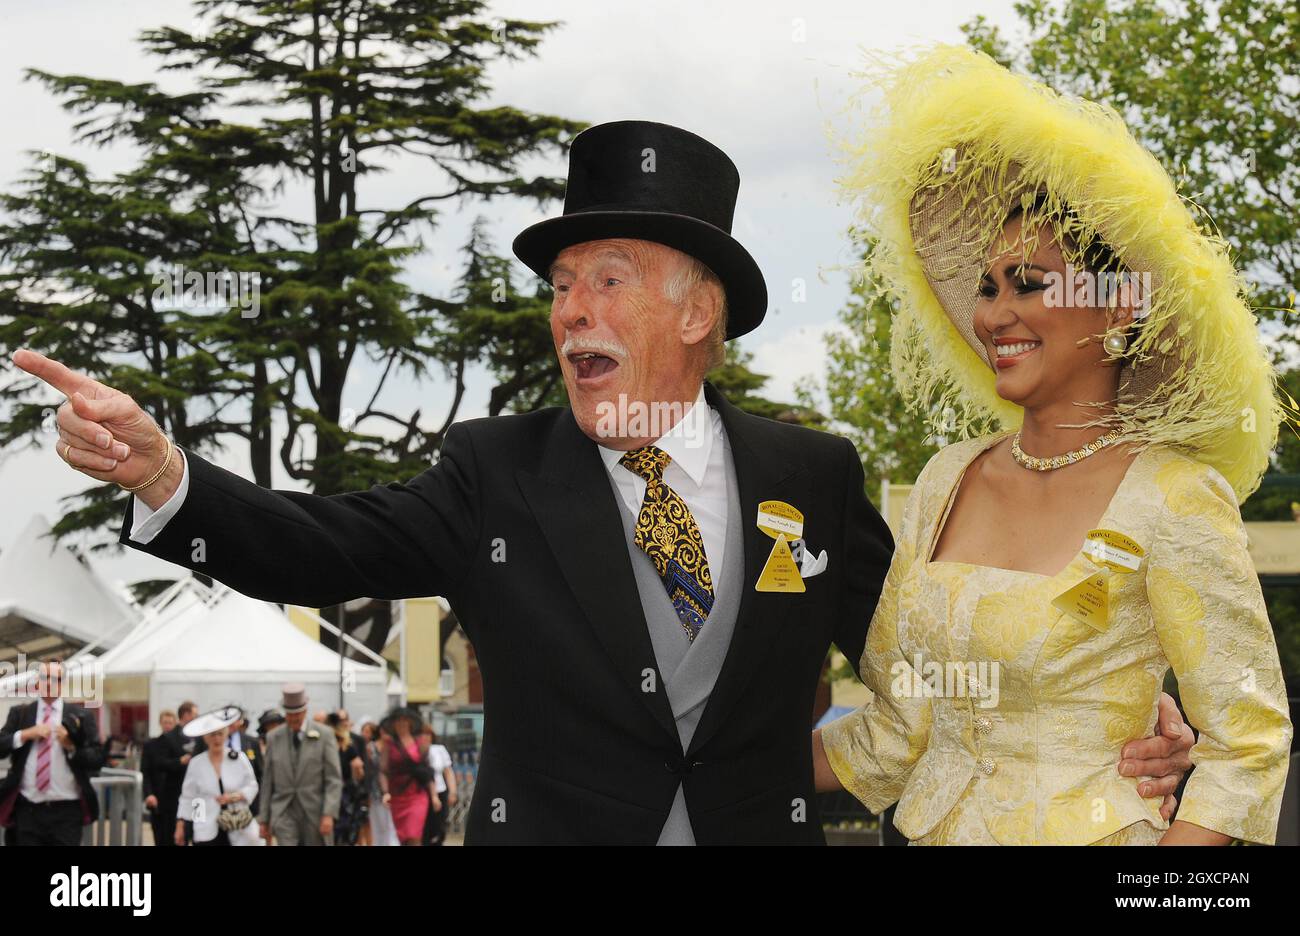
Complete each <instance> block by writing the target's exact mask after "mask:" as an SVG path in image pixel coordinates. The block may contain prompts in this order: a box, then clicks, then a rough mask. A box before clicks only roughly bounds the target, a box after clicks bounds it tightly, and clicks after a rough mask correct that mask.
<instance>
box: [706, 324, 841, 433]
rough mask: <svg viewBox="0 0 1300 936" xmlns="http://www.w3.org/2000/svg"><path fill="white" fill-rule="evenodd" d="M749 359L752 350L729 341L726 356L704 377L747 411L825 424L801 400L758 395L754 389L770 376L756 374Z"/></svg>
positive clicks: (805, 423) (812, 424)
mask: <svg viewBox="0 0 1300 936" xmlns="http://www.w3.org/2000/svg"><path fill="white" fill-rule="evenodd" d="M753 359H754V355H753V354H751V353H749V352H747V351H744V350H742V349H741V347H740V346H739V345H738V344H736V343H735V342H732V343H731V344H728V345H727V357H726V360H724V361H723V362H722V363H721V364H720V365H718V366H717V367H715V368H714V369H713V370H712V371H710V372H709V374H708V376H707V377H706V379H707V380H708V381H709V382H710V383H712V384H713V385H714V386H715V387H717V388H718V390H719V391H720V392H721V393H722V395H723V396H725V397H726V398H727V400H728V401H730V402H731V403H733V404H735V406H736V407H738V408H739V409H742V410H744V411H745V412H747V413H753V414H754V415H755V416H762V417H764V418H766V419H775V420H777V421H778V422H787V423H795V424H797V425H801V426H808V427H809V428H812V429H825V428H826V417H825V416H823V415H822V414H821V413H819V412H817V410H816V408H814V407H813V406H811V405H809V404H807V403H805V402H800V403H781V402H776V401H773V400H768V399H766V398H764V397H762V396H760V395H759V393H758V391H759V390H761V389H762V388H763V387H764V386H765V385H766V384H767V382H768V380H769V379H770V378H769V377H768V376H767V375H766V374H756V373H754V372H753V371H752V370H750V369H749V365H750V363H751V362H752V361H753Z"/></svg>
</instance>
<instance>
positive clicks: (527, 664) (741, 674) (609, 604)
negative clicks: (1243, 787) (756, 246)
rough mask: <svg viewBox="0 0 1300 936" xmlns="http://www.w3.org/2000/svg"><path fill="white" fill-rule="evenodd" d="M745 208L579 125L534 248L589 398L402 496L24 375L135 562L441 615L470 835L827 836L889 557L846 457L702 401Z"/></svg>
mask: <svg viewBox="0 0 1300 936" xmlns="http://www.w3.org/2000/svg"><path fill="white" fill-rule="evenodd" d="M738 187H739V175H738V173H737V171H736V168H735V166H734V165H733V164H732V162H731V160H730V159H728V158H727V156H726V154H724V153H723V152H722V151H721V150H719V149H717V147H715V146H713V145H712V144H710V143H709V142H708V141H706V140H703V139H701V138H700V137H698V136H696V135H694V134H691V133H688V132H686V131H684V130H679V129H677V128H675V127H668V126H665V125H663V124H656V123H649V122H645V121H621V122H617V123H612V124H602V125H600V126H596V127H592V128H591V129H589V130H587V131H585V132H584V133H582V134H581V135H580V136H579V137H578V138H577V139H576V140H575V141H574V144H573V147H572V150H571V153H570V164H569V184H568V190H567V193H566V196H565V208H564V214H563V216H562V217H558V218H552V219H549V220H547V221H543V222H541V223H539V224H536V225H534V226H532V227H530V228H529V229H528V230H526V231H524V232H523V233H522V234H521V235H520V236H519V237H518V238H517V239H516V241H515V244H514V249H515V253H516V255H517V256H518V257H519V258H520V259H521V260H523V262H524V263H525V264H526V265H527V266H529V267H530V268H531V269H532V270H533V271H534V272H536V273H537V274H538V275H539V276H542V277H543V278H545V279H547V280H548V281H549V282H551V284H552V285H553V287H554V290H555V295H554V300H553V305H552V312H551V329H552V336H553V339H554V344H555V350H556V354H557V358H558V360H559V365H560V370H561V372H562V374H563V378H564V383H565V388H566V390H567V392H568V397H569V403H570V406H569V407H567V408H550V409H545V410H541V411H538V412H534V413H528V414H524V415H515V416H502V417H497V418H492V419H476V420H469V421H467V422H463V423H458V424H456V425H454V426H453V427H452V428H451V429H450V431H449V432H448V433H447V435H446V438H445V440H444V443H443V447H442V450H441V454H440V457H439V461H438V463H437V464H436V465H435V466H433V467H432V468H430V469H429V470H427V471H425V472H424V473H423V474H421V475H419V476H418V477H416V478H414V479H413V480H412V481H411V482H410V483H408V484H404V485H402V484H392V485H388V486H386V487H375V488H372V489H371V490H370V491H366V492H361V493H353V494H343V495H338V496H333V497H317V496H313V495H310V494H300V493H292V492H274V491H268V490H264V489H262V488H259V487H257V486H256V485H254V484H252V483H250V482H248V481H246V480H244V479H242V478H240V477H238V476H236V475H234V474H232V473H230V472H227V471H224V470H222V469H220V468H217V467H216V466H214V465H212V464H211V463H210V462H208V461H206V460H205V459H203V458H201V457H200V456H199V455H197V454H195V453H193V452H189V451H185V452H182V451H181V450H180V449H179V448H178V447H177V446H175V445H174V444H173V443H171V442H170V441H168V440H167V439H166V438H165V436H163V435H162V433H161V430H160V429H159V428H158V427H157V425H156V424H155V423H154V422H153V420H152V419H151V418H150V417H149V416H148V415H147V414H145V413H144V412H143V410H141V409H140V407H139V406H137V405H136V404H135V402H134V401H132V400H131V399H130V398H129V397H127V396H125V395H124V394H121V393H120V392H118V391H116V390H113V389H111V388H109V387H106V386H104V385H103V384H100V383H98V382H97V381H93V380H90V379H89V378H86V377H84V376H82V375H78V374H75V373H73V372H71V371H68V370H67V369H66V368H64V367H62V365H59V364H57V363H56V362H53V361H49V360H48V359H46V358H43V357H41V356H40V355H36V354H34V353H32V352H28V351H23V352H20V353H19V354H18V355H16V356H15V358H14V360H15V363H17V364H18V366H19V367H22V368H23V369H25V370H28V371H29V372H31V373H33V374H35V375H37V376H38V377H41V378H42V379H44V380H46V381H47V382H49V383H50V384H51V385H52V386H54V387H55V388H56V389H59V390H61V391H62V392H64V393H65V394H66V395H67V396H68V397H69V403H67V404H65V406H64V407H62V408H61V409H60V410H59V417H58V424H59V426H60V433H61V439H62V442H61V443H60V445H59V446H58V452H59V455H60V457H61V458H63V459H64V460H65V461H66V462H68V463H69V464H70V465H72V466H73V467H75V468H77V469H78V470H80V471H82V472H83V473H86V474H88V475H89V476H90V477H94V478H99V479H101V480H105V481H113V482H115V483H117V484H119V485H122V486H123V487H124V488H126V489H128V490H132V491H133V492H134V493H135V495H136V496H135V497H134V498H133V499H132V502H131V504H130V505H129V506H128V508H127V511H126V516H125V518H124V523H123V529H122V534H121V542H123V543H125V544H127V545H129V546H132V547H134V548H137V549H142V550H144V551H146V552H149V553H152V554H153V555H156V556H160V557H162V558H165V559H168V560H170V561H172V562H176V563H179V564H181V565H185V566H189V567H191V568H200V569H201V570H202V571H203V572H204V573H205V574H208V575H210V576H212V577H213V578H216V579H219V580H221V581H223V582H226V583H227V584H229V585H230V586H232V587H233V588H235V589H237V590H239V591H241V592H244V593H246V594H249V595H252V596H255V597H259V598H264V599H268V600H276V601H282V602H291V603H297V604H306V605H311V606H321V605H330V604H336V603H339V602H342V601H344V600H347V599H350V598H356V597H359V596H369V597H375V598H399V597H404V596H416V595H443V596H445V597H446V598H447V599H448V601H449V602H450V604H451V606H452V608H453V609H454V611H455V612H456V615H457V617H458V618H459V620H460V621H461V623H462V624H463V626H464V628H465V631H466V633H467V634H468V635H469V637H470V639H471V640H472V641H473V643H474V647H475V651H476V655H477V659H478V664H479V667H480V671H481V674H482V677H483V685H484V737H483V749H482V754H481V761H480V770H479V773H478V777H477V783H476V787H475V791H474V797H473V802H472V804H471V807H470V813H469V817H468V827H467V832H466V841H467V842H469V843H480V842H489V843H490V842H624V843H655V842H661V843H692V842H700V843H722V842H773V843H810V844H811V843H821V842H823V841H824V838H823V835H822V830H821V824H820V820H819V817H818V814H817V805H816V803H817V801H816V796H815V787H814V778H813V764H812V744H811V735H810V729H811V720H812V718H811V716H812V710H813V702H814V697H815V695H816V691H817V685H818V680H819V677H820V674H821V671H822V666H823V663H824V662H825V659H826V655H827V652H828V649H829V647H830V646H831V644H832V643H835V644H836V645H838V647H839V648H840V650H842V651H843V652H844V653H845V655H846V656H848V658H849V659H851V660H857V659H858V657H859V656H860V654H861V652H862V648H863V644H864V641H865V636H866V630H867V625H868V622H869V620H870V618H871V614H872V610H873V609H874V607H875V604H876V600H877V598H878V596H879V593H880V587H881V583H882V581H883V579H884V576H885V572H886V568H887V566H888V564H889V561H890V556H891V550H892V541H891V537H890V534H889V531H888V528H887V527H886V526H885V524H884V522H883V521H882V520H881V518H880V516H879V515H878V514H877V513H876V511H875V510H874V509H873V508H872V506H871V505H870V503H869V502H868V501H867V498H866V496H865V491H864V479H863V470H862V465H861V462H860V460H859V458H858V455H857V452H856V451H855V450H854V448H853V446H852V444H850V443H849V442H848V441H846V440H844V439H841V438H837V437H836V436H833V435H830V434H828V433H823V432H817V431H813V430H811V429H806V428H803V427H799V426H794V425H788V424H784V423H779V422H774V421H771V420H767V419H762V418H759V417H756V416H753V415H750V414H747V413H745V412H742V411H741V410H739V409H737V408H736V407H735V406H733V405H732V404H731V403H729V402H728V401H727V400H726V399H725V398H724V397H723V396H722V394H721V393H719V392H718V390H717V389H716V388H715V387H713V386H712V385H710V384H707V383H706V382H705V381H704V376H705V374H706V373H707V372H708V371H709V370H711V369H712V368H713V367H715V366H717V365H718V364H719V363H721V361H722V359H723V352H724V343H725V341H726V340H728V339H732V338H736V337H738V336H740V335H743V334H746V333H748V332H749V331H751V330H753V329H754V328H755V327H757V326H758V324H759V323H760V322H761V321H762V319H763V317H764V314H765V311H766V307H767V291H766V286H765V284H764V281H763V276H762V273H761V272H760V271H759V269H758V266H757V264H756V263H755V262H754V260H753V258H752V257H751V256H750V255H749V253H748V252H747V251H746V250H745V249H744V247H742V246H741V245H740V244H739V243H738V242H737V241H736V240H735V239H734V238H732V236H731V234H730V229H731V220H732V215H733V212H734V209H735V201H736V193H737V190H738ZM105 439H106V440H107V444H106V445H104V444H100V441H102V440H105ZM200 540H201V541H202V542H203V543H204V545H205V557H206V561H204V562H201V563H196V562H195V561H194V560H193V558H192V557H193V556H194V555H195V551H194V543H195V542H197V541H200Z"/></svg>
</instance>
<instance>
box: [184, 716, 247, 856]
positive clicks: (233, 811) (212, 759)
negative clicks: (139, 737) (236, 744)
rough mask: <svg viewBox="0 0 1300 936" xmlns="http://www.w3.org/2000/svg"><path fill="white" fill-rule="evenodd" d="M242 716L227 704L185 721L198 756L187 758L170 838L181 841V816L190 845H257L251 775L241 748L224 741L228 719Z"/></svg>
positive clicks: (231, 722)
mask: <svg viewBox="0 0 1300 936" xmlns="http://www.w3.org/2000/svg"><path fill="white" fill-rule="evenodd" d="M241 717H242V715H241V712H240V710H239V709H238V708H237V707H235V706H233V705H229V706H226V707H224V708H219V709H217V710H215V711H212V712H208V713H206V714H204V715H200V716H199V717H198V718H195V719H194V720H192V721H191V722H189V723H188V724H187V725H186V726H185V729H184V730H185V734H186V735H187V736H188V737H191V738H202V739H203V741H204V743H205V744H206V745H207V751H206V752H205V754H204V755H203V756H198V755H196V756H194V757H193V758H191V759H190V763H189V766H188V767H187V768H186V770H185V781H184V783H183V784H182V786H181V801H180V810H179V814H178V816H177V819H176V833H175V834H176V844H177V845H184V844H185V821H186V820H189V821H191V822H193V823H194V844H195V845H260V844H261V843H262V840H261V838H259V836H258V829H257V823H255V822H254V821H253V813H252V811H251V809H250V808H249V804H250V803H251V802H252V801H253V798H254V797H255V796H257V777H256V775H255V774H254V773H253V765H252V762H250V761H249V759H248V757H247V755H245V754H244V752H243V751H236V750H233V749H229V748H227V747H226V736H227V732H228V730H229V728H230V726H231V725H233V724H235V722H237V721H239V719H240V718H241Z"/></svg>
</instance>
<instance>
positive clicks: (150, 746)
mask: <svg viewBox="0 0 1300 936" xmlns="http://www.w3.org/2000/svg"><path fill="white" fill-rule="evenodd" d="M158 727H159V728H160V729H161V733H160V734H158V735H157V736H156V737H153V738H150V739H149V740H148V741H146V742H145V743H144V748H143V749H142V750H141V752H140V774H141V777H142V778H143V780H142V785H141V793H142V795H143V796H144V808H145V809H146V810H147V811H148V813H149V825H150V827H151V828H152V829H153V840H154V844H155V845H162V844H165V843H166V844H170V843H171V841H172V837H173V834H174V832H175V829H176V816H175V814H174V813H173V814H172V817H171V825H168V824H167V821H166V818H165V817H164V816H163V812H162V808H161V803H162V798H165V796H166V793H165V791H166V789H167V771H166V770H165V769H164V767H163V765H164V763H165V762H166V761H167V758H168V743H167V737H166V736H167V734H168V733H169V732H170V731H171V730H172V729H173V728H175V727H176V713H175V712H173V711H172V710H171V709H164V710H163V711H162V712H160V713H159V715H158Z"/></svg>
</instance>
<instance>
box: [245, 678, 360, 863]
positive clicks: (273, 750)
mask: <svg viewBox="0 0 1300 936" xmlns="http://www.w3.org/2000/svg"><path fill="white" fill-rule="evenodd" d="M281 694H282V695H283V700H282V701H283V707H284V725H283V726H282V727H281V728H278V729H277V730H275V731H273V732H271V734H270V736H269V737H268V738H267V739H266V763H265V764H264V765H263V768H262V788H261V790H260V791H259V799H260V801H261V809H260V815H259V816H258V819H259V821H260V822H261V825H262V838H264V839H267V840H268V841H270V839H271V837H272V836H274V837H275V844H277V845H333V844H334V819H335V817H337V816H338V814H339V795H340V794H341V792H342V790H343V775H342V772H341V771H340V769H339V751H338V745H337V744H336V743H335V741H334V732H332V731H325V730H322V729H321V728H320V727H319V726H317V725H310V726H308V725H307V724H306V721H307V689H306V687H305V686H303V685H301V684H295V683H291V684H289V685H287V686H284V687H283V688H282V689H281Z"/></svg>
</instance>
